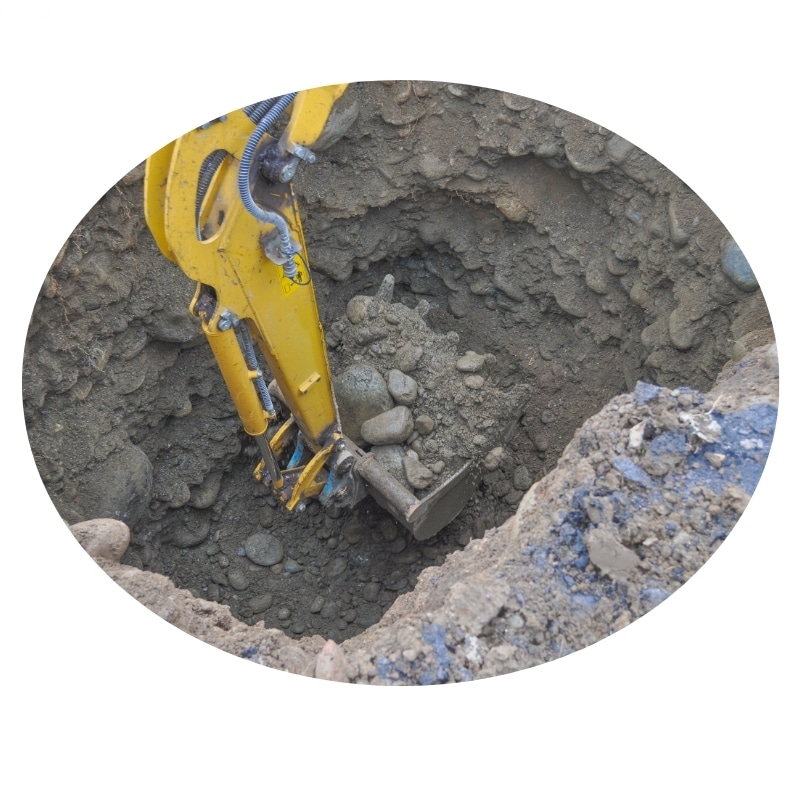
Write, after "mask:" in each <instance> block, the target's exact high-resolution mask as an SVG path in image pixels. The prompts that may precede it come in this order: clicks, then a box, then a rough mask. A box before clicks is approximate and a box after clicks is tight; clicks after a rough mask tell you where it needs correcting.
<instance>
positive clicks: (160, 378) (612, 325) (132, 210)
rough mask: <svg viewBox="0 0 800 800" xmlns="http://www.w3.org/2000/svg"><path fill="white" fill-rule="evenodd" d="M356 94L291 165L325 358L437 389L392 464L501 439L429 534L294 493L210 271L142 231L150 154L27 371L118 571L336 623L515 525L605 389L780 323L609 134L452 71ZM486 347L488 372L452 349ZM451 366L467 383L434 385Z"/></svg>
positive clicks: (717, 247) (722, 351)
mask: <svg viewBox="0 0 800 800" xmlns="http://www.w3.org/2000/svg"><path fill="white" fill-rule="evenodd" d="M349 98H350V100H349V102H350V103H351V104H352V107H353V108H355V109H356V110H357V112H358V114H357V118H355V121H354V122H353V119H352V117H353V115H352V114H351V118H349V119H348V122H349V123H350V126H349V127H348V128H347V129H346V131H345V132H344V135H343V138H340V139H339V140H338V141H337V142H336V143H335V144H334V145H332V146H331V147H330V149H328V150H326V151H324V152H323V153H320V154H319V158H318V161H317V163H316V164H315V165H314V166H313V167H307V168H306V169H305V170H304V171H303V172H302V173H301V174H300V175H299V177H298V179H297V182H296V189H297V192H298V195H299V200H300V204H301V207H302V208H303V209H304V213H305V216H306V221H305V224H306V237H307V241H308V248H309V254H310V258H311V262H312V263H311V266H312V270H313V271H314V274H315V277H314V281H315V288H316V291H317V297H318V304H319V307H320V314H321V317H322V322H323V326H324V328H325V330H326V333H327V339H328V346H329V358H330V360H331V365H332V368H333V371H334V374H335V375H337V376H338V375H341V374H342V373H344V372H345V371H346V370H347V369H348V368H350V367H352V366H353V365H354V364H359V365H362V366H363V365H370V366H371V367H372V368H374V369H375V370H376V371H378V372H379V373H380V374H381V375H382V376H383V377H384V378H387V376H388V373H389V371H390V370H392V369H395V370H398V371H400V372H402V373H403V374H404V375H406V376H407V377H411V378H413V379H414V380H415V382H416V383H418V385H419V389H420V390H421V391H420V394H419V396H418V397H417V398H416V399H415V400H414V401H412V402H410V404H409V407H410V409H411V413H412V415H413V417H414V419H415V422H418V421H419V420H420V418H424V420H423V422H422V423H421V424H417V425H416V426H415V430H414V433H413V434H412V435H411V436H409V437H408V439H407V440H406V441H405V442H403V444H402V445H398V447H399V448H400V450H402V451H403V452H402V453H398V458H402V456H403V455H404V454H407V453H408V452H409V451H413V452H414V454H415V458H416V459H417V460H418V461H420V462H421V463H422V464H423V465H425V466H426V467H430V468H433V467H434V466H436V465H437V464H440V463H441V462H445V464H446V465H447V464H448V463H449V461H448V459H450V458H451V457H452V456H453V451H457V450H458V449H459V447H460V446H461V445H464V446H468V447H473V446H474V447H476V448H478V449H480V448H481V447H483V452H482V454H481V460H482V461H484V458H485V461H484V474H483V479H482V481H481V483H480V485H479V487H478V490H477V492H476V493H475V495H474V497H473V498H472V500H471V501H470V503H469V504H468V505H467V507H466V508H465V509H464V511H463V512H462V513H461V514H460V515H459V517H458V518H457V519H456V520H455V521H454V522H452V523H451V524H450V525H448V526H447V527H446V528H445V529H444V530H443V531H441V533H439V534H438V535H437V536H436V537H435V538H433V539H430V540H428V541H424V542H418V541H416V540H414V538H413V537H412V536H411V535H410V534H409V533H408V532H407V531H406V530H405V529H403V528H402V527H401V526H400V525H399V524H398V523H397V522H395V521H394V520H393V519H392V518H391V517H389V516H388V515H387V514H386V513H385V512H383V511H382V510H381V509H380V508H378V507H377V505H376V504H375V503H374V502H373V501H371V500H369V499H367V500H365V501H364V502H363V503H362V504H360V505H359V506H358V507H357V508H355V509H354V510H352V511H350V512H333V511H331V512H328V511H326V510H324V509H322V508H321V507H320V506H319V505H317V504H311V505H309V506H308V508H307V509H306V510H305V511H303V512H302V513H288V512H286V511H285V509H283V508H282V507H280V506H279V505H278V504H277V503H276V502H275V500H274V498H272V496H271V495H270V492H269V491H268V490H267V489H266V488H264V487H263V486H261V485H259V484H257V483H256V482H255V481H254V479H253V477H252V469H253V466H254V465H255V462H256V461H257V454H256V449H255V447H254V446H253V445H252V443H251V442H250V441H248V439H247V438H246V437H244V436H243V435H242V434H241V432H240V428H239V423H238V419H237V418H236V416H235V413H234V411H233V407H232V404H231V403H230V400H229V398H228V396H227V393H226V390H225V387H224V384H223V382H222V380H221V378H220V376H219V374H218V372H217V368H216V365H215V363H214V361H213V358H212V356H211V353H210V351H209V349H208V347H207V345H206V343H205V340H204V338H203V337H202V335H201V332H200V330H199V327H198V325H197V324H196V321H195V320H193V319H192V318H191V317H189V315H188V313H187V312H186V310H185V309H186V308H187V306H188V303H189V299H190V298H191V295H192V292H193V288H194V287H193V285H192V284H191V282H189V281H188V280H187V279H186V278H185V277H184V276H183V275H182V274H181V273H180V271H179V270H178V269H177V268H176V267H174V266H173V265H171V264H169V263H168V262H166V261H165V260H164V259H163V258H162V257H161V256H160V254H159V253H158V251H157V249H156V248H155V245H154V243H153V242H152V240H151V238H150V236H149V233H148V232H147V230H146V228H145V226H144V222H143V218H142V209H141V194H142V180H141V178H142V171H141V168H138V169H137V170H134V171H133V172H132V173H130V174H129V175H128V176H126V177H125V178H124V179H123V180H122V181H121V182H120V183H119V184H118V185H117V186H115V187H113V188H112V190H111V191H110V192H108V194H107V195H106V196H105V197H104V198H102V200H101V201H100V202H99V203H98V205H97V206H96V207H95V208H94V209H92V211H91V212H90V213H89V214H88V215H87V216H86V218H85V219H84V220H83V221H82V223H81V224H80V225H79V226H78V228H77V229H76V231H75V233H74V234H73V235H72V237H71V238H70V240H69V241H68V242H67V243H66V245H65V247H64V249H63V250H62V252H61V253H60V254H59V257H58V259H57V260H56V262H55V264H54V266H53V268H52V269H51V271H50V273H49V274H48V277H47V279H46V280H45V282H44V285H43V288H42V292H41V294H40V297H39V299H38V301H37V305H36V307H35V309H34V313H33V316H32V320H31V325H30V330H29V337H28V349H27V352H26V361H25V371H24V376H23V390H24V397H25V409H26V419H27V423H28V426H29V436H30V441H31V446H32V448H33V452H34V455H35V457H36V459H37V465H38V467H39V470H40V473H41V475H42V478H43V480H44V483H45V485H46V487H47V489H48V491H49V493H50V496H51V498H52V499H53V502H54V503H55V505H56V507H57V509H58V510H59V512H60V513H61V515H62V517H64V519H65V520H67V521H68V522H70V523H73V522H77V521H80V520H84V519H90V518H93V517H115V518H117V519H122V520H124V521H126V522H127V523H128V524H129V525H130V527H131V532H132V542H131V546H130V548H129V550H128V552H127V553H126V555H125V557H124V563H126V564H129V565H132V566H136V567H139V568H141V569H144V570H148V571H153V572H159V573H162V574H164V575H166V576H168V577H169V578H171V580H172V581H173V582H174V583H175V584H176V585H177V586H179V587H182V588H187V589H190V590H191V591H192V592H193V593H194V594H195V595H197V596H199V597H202V598H206V599H209V600H213V601H217V602H219V603H223V604H225V605H227V606H229V607H230V609H231V611H232V613H233V614H234V616H236V617H238V618H239V619H241V620H243V621H245V622H248V623H251V624H252V623H257V622H260V621H263V622H264V624H265V626H266V627H267V628H278V629H281V630H283V631H285V632H286V633H287V634H288V635H290V636H293V637H295V638H303V637H307V636H310V635H313V634H319V635H321V636H322V637H324V638H332V639H334V640H336V641H339V642H341V641H343V640H346V639H349V638H351V637H354V636H356V635H357V634H359V633H361V632H362V631H364V630H365V629H367V628H369V627H370V626H372V625H374V624H375V623H377V622H378V621H379V620H380V619H381V618H382V616H383V615H384V613H385V612H386V610H387V609H388V608H389V607H390V606H391V605H392V604H393V603H394V602H395V600H396V599H397V598H398V597H399V596H400V595H402V594H404V593H406V592H409V591H412V590H413V589H414V586H415V584H416V582H417V580H418V577H419V575H420V573H421V572H422V570H424V569H426V568H427V567H431V566H441V565H443V564H444V563H445V559H446V557H447V556H448V554H450V553H452V552H453V551H455V550H458V549H460V548H463V547H464V546H466V545H467V544H468V543H469V542H470V541H471V540H472V539H475V538H481V537H483V536H484V534H485V532H486V531H487V530H490V529H492V528H494V527H495V526H498V525H500V524H501V523H502V522H503V521H504V520H505V519H506V518H507V517H508V516H509V515H511V514H512V513H513V512H514V511H515V509H516V508H517V506H518V504H519V502H520V500H521V499H522V498H523V496H524V494H525V492H526V491H527V490H528V489H529V488H530V486H531V485H532V484H533V483H534V482H535V481H537V480H539V479H540V478H542V477H543V476H544V475H545V474H546V473H547V472H548V471H549V470H550V469H552V468H553V467H554V466H555V464H556V462H557V461H558V459H559V457H560V456H561V453H562V451H563V448H564V446H565V445H566V444H567V443H568V442H569V441H570V439H571V438H572V436H573V434H574V432H575V430H576V429H577V428H578V427H579V426H580V425H581V423H582V422H583V421H584V420H585V419H587V418H588V417H589V416H590V415H592V414H594V413H595V412H597V411H598V410H599V409H600V408H601V407H602V406H603V405H604V404H605V403H606V402H607V401H608V400H610V399H611V398H613V397H615V396H616V395H618V394H620V393H623V392H628V391H632V390H633V389H634V387H635V386H636V383H637V381H644V382H647V383H652V384H660V385H663V386H668V387H679V386H691V387H694V388H696V389H700V390H705V389H706V388H708V387H709V386H710V385H711V383H712V382H713V380H714V379H715V377H716V376H717V374H718V372H719V371H720V369H721V368H722V366H723V365H724V364H725V363H726V362H727V361H729V360H730V359H731V358H736V357H739V356H741V355H742V354H743V353H744V352H746V351H747V350H748V349H750V348H751V347H752V346H753V345H754V344H757V343H761V342H762V341H766V340H768V339H769V337H770V334H769V328H770V322H769V315H768V313H767V310H766V306H765V305H764V301H763V297H762V296H761V292H760V291H759V290H758V286H757V284H756V283H755V279H754V278H753V276H752V273H750V272H749V268H748V266H747V264H746V261H744V259H743V257H742V256H741V254H740V253H739V252H738V248H736V245H735V243H734V242H733V240H732V238H731V236H730V235H729V234H728V232H727V231H726V230H725V228H724V227H723V226H722V224H721V223H720V222H719V220H717V219H716V217H715V216H714V215H713V214H712V213H711V212H710V210H709V209H708V208H707V207H706V206H705V205H704V204H703V203H702V202H701V201H700V200H699V199H698V198H697V197H696V196H695V195H694V194H693V193H692V192H691V191H690V190H689V189H688V188H687V187H686V186H685V185H684V184H683V183H682V182H681V181H680V180H679V179H678V178H676V177H675V176H674V175H672V174H671V173H670V172H669V171H668V170H666V169H665V168H664V167H663V166H662V165H660V164H658V163H657V162H655V161H654V160H653V159H651V158H650V157H649V156H647V154H645V153H643V152H642V151H640V150H638V149H637V148H636V147H635V146H633V145H632V144H630V143H628V142H626V141H625V140H623V139H621V138H620V137H618V136H616V135H614V134H613V133H611V132H609V131H606V130H604V129H602V128H599V127H598V126H597V125H594V124H592V123H590V122H588V121H586V120H583V119H581V118H579V117H575V116H574V115H571V114H569V113H567V112H565V111H562V110H560V109H557V108H553V107H551V106H546V105H545V104H542V103H537V102H535V101H532V100H527V99H525V98H519V97H516V96H514V95H508V94H504V93H502V92H495V91H490V90H487V89H476V88H473V87H464V86H460V85H453V84H447V85H445V84H433V83H423V82H415V83H409V82H395V83H390V84H382V83H376V84H361V85H356V86H353V87H351V89H350V90H349ZM388 275H391V276H392V278H393V280H394V292H393V296H392V298H391V303H389V304H388V305H387V307H386V308H384V309H383V311H382V312H381V313H382V315H383V316H382V317H381V319H380V320H378V321H377V322H376V321H375V320H374V319H373V320H372V323H375V324H374V325H373V328H374V327H375V325H377V323H378V322H380V323H382V326H381V325H378V327H379V328H382V333H381V334H380V335H376V336H370V335H367V334H364V333H363V331H364V330H365V325H366V323H364V324H362V322H363V321H358V320H357V321H355V322H354V321H353V313H352V308H353V304H352V300H353V298H355V297H375V295H376V294H378V293H379V291H380V287H381V286H382V285H385V284H384V279H385V277H386V276H388ZM349 304H350V305H349ZM348 310H350V313H348ZM406 312H409V313H412V314H418V319H419V325H418V326H417V328H416V332H417V334H418V335H423V336H425V337H427V346H425V345H423V346H422V350H423V354H422V355H421V356H420V357H418V359H417V361H416V362H414V361H413V360H412V361H411V362H409V361H408V360H407V359H406V360H405V361H403V358H402V357H403V355H404V349H403V345H404V344H407V343H408V342H407V340H408V337H409V333H408V330H405V329H404V328H403V325H401V324H400V323H399V322H392V320H393V319H400V318H403V314H404V313H406ZM387 315H388V318H389V321H388V323H387V322H386V318H387ZM359 326H360V327H359ZM359 330H360V331H361V334H359ZM448 348H449V349H448ZM469 354H471V355H470V357H473V356H474V357H475V358H476V359H477V360H476V361H475V364H476V365H477V366H475V368H470V369H467V370H465V369H459V368H457V367H456V361H457V360H458V359H461V358H463V357H465V356H467V355H469ZM405 355H407V352H405ZM436 359H439V361H437V362H436V363H437V365H438V367H437V369H438V372H439V373H441V374H444V373H447V377H446V379H445V383H447V382H448V381H449V382H450V383H449V384H448V386H447V391H446V392H445V393H444V394H438V395H437V391H439V390H440V389H441V385H439V386H437V385H436V381H435V380H434V379H433V377H432V375H433V372H435V371H436V370H433V371H432V370H430V369H428V367H429V366H430V364H431V363H432V362H433V361H435V360H436ZM462 366H463V365H462ZM426 369H427V370H428V371H427V372H426ZM523 385H525V386H526V387H527V390H526V393H525V397H526V400H525V402H524V403H522V402H519V403H516V404H515V405H514V408H513V414H514V415H515V416H516V415H518V416H519V422H518V424H517V426H516V427H515V429H514V430H513V432H512V434H511V436H510V438H509V439H508V440H507V441H506V442H505V443H503V444H502V448H499V447H498V446H497V445H498V444H499V443H497V442H491V441H488V440H489V438H490V437H483V432H484V428H487V429H488V427H487V426H484V427H482V423H483V421H484V420H485V419H486V417H487V414H489V416H493V419H495V421H497V420H498V419H501V420H502V419H504V418H507V417H508V416H509V415H510V414H511V413H512V409H510V408H503V407H502V404H499V405H497V404H496V403H495V400H496V398H497V397H499V396H503V397H505V396H509V397H513V396H515V395H514V393H515V392H516V391H517V390H518V389H519V388H520V387H521V386H523ZM492 393H494V394H492ZM432 398H433V400H436V402H435V403H432V400H431V399H432ZM437 398H438V399H437ZM441 398H445V399H444V400H442V399H441ZM487 408H489V411H487ZM492 411H493V415H492V413H490V412H492ZM481 437H483V438H481ZM434 471H435V470H434ZM254 553H255V554H257V555H256V556H255V557H254Z"/></svg>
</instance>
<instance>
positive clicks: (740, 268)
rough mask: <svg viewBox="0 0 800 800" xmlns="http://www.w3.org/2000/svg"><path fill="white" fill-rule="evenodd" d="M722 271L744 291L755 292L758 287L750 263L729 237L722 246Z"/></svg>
mask: <svg viewBox="0 0 800 800" xmlns="http://www.w3.org/2000/svg"><path fill="white" fill-rule="evenodd" d="M722 271H723V272H724V273H725V275H726V276H727V277H728V278H730V280H731V281H733V283H734V284H736V286H738V287H739V288H740V289H742V290H743V291H745V292H754V291H756V289H758V281H757V280H756V276H755V275H754V274H753V270H752V268H751V267H750V263H749V262H748V260H747V259H746V258H745V257H744V253H743V252H742V251H741V249H740V248H739V245H738V244H736V242H734V241H733V239H728V241H727V242H725V244H724V245H723V246H722Z"/></svg>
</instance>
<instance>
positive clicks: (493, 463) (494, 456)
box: [483, 447, 504, 472]
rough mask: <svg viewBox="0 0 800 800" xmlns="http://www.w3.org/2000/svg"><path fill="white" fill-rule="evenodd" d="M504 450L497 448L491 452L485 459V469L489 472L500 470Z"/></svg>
mask: <svg viewBox="0 0 800 800" xmlns="http://www.w3.org/2000/svg"><path fill="white" fill-rule="evenodd" d="M503 452H504V451H503V448H502V447H495V448H494V449H493V450H490V451H489V452H488V453H487V454H486V456H485V457H484V459H483V467H484V469H485V470H486V471H487V472H494V471H495V470H497V469H499V468H500V463H501V462H502V460H503Z"/></svg>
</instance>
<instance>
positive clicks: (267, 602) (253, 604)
mask: <svg viewBox="0 0 800 800" xmlns="http://www.w3.org/2000/svg"><path fill="white" fill-rule="evenodd" d="M247 605H248V606H250V609H251V611H252V612H253V613H254V614H260V613H261V612H262V611H266V610H267V609H268V608H269V607H270V606H271V605H272V595H271V594H259V595H256V596H255V597H251V598H250V599H249V600H248V601H247Z"/></svg>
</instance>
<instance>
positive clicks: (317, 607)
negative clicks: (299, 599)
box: [308, 594, 325, 614]
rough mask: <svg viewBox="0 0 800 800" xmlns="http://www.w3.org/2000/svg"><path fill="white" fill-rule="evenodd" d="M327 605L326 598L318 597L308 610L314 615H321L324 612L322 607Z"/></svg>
mask: <svg viewBox="0 0 800 800" xmlns="http://www.w3.org/2000/svg"><path fill="white" fill-rule="evenodd" d="M324 605H325V598H324V597H323V596H322V595H319V594H318V595H317V596H316V597H315V598H314V599H313V600H312V602H311V605H310V606H309V608H308V610H309V611H310V612H311V613H312V614H319V612H320V611H322V607H323V606H324Z"/></svg>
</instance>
